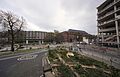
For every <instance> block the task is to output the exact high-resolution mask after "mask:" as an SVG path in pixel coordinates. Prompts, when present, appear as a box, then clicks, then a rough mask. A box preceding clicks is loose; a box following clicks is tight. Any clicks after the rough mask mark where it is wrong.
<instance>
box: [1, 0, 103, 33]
mask: <svg viewBox="0 0 120 77" xmlns="http://www.w3.org/2000/svg"><path fill="white" fill-rule="evenodd" d="M103 1H104V0H3V1H1V3H0V6H1V8H2V9H8V8H9V10H12V11H13V12H15V13H16V14H19V15H21V16H24V17H25V19H26V20H27V21H28V22H31V23H33V24H35V25H36V28H40V29H43V30H49V31H52V30H54V29H58V30H60V31H64V30H67V29H69V28H74V29H82V30H85V31H87V32H89V33H94V34H95V33H96V7H97V6H98V5H99V4H100V3H101V2H103ZM35 25H34V26H33V27H35ZM91 27H92V29H91ZM34 29H35V28H34ZM30 30H32V27H31V29H30ZM37 30H38V29H37Z"/></svg>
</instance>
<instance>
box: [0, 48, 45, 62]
mask: <svg viewBox="0 0 120 77" xmlns="http://www.w3.org/2000/svg"><path fill="white" fill-rule="evenodd" d="M42 52H47V50H43V51H42V50H41V51H38V52H32V53H25V54H22V55H17V56H11V57H5V58H0V61H1V60H7V59H12V58H17V57H20V56H23V55H27V54H29V55H32V54H37V53H42Z"/></svg>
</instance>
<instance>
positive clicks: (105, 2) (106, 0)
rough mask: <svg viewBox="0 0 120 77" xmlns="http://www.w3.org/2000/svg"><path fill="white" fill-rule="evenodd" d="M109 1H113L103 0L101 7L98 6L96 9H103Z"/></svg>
mask: <svg viewBox="0 0 120 77" xmlns="http://www.w3.org/2000/svg"><path fill="white" fill-rule="evenodd" d="M111 1H113V0H105V1H104V2H103V3H102V4H101V5H99V6H98V7H97V9H101V8H103V7H105V6H106V5H107V4H109V3H110V2H111Z"/></svg>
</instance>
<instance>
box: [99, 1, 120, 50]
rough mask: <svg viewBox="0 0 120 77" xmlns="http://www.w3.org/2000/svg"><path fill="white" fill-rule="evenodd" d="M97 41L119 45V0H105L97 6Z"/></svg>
mask: <svg viewBox="0 0 120 77" xmlns="http://www.w3.org/2000/svg"><path fill="white" fill-rule="evenodd" d="M97 10H98V13H97V28H98V43H99V44H101V45H104V46H111V47H118V48H119V47H120V0H106V1H105V2H103V3H102V4H101V5H100V6H98V7H97Z"/></svg>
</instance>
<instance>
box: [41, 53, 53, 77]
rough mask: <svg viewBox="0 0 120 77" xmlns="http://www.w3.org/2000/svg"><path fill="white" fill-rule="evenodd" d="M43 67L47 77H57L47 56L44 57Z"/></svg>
mask: <svg viewBox="0 0 120 77" xmlns="http://www.w3.org/2000/svg"><path fill="white" fill-rule="evenodd" d="M42 62H43V63H42V66H43V72H44V76H45V77H55V76H54V75H53V73H52V67H51V65H50V62H49V60H48V58H47V54H46V55H45V56H44V58H43V61H42Z"/></svg>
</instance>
